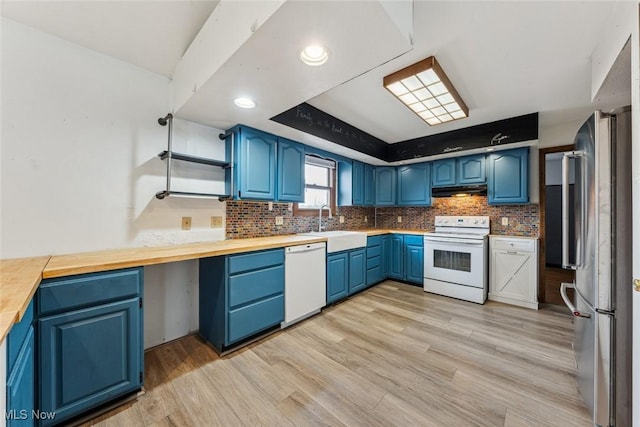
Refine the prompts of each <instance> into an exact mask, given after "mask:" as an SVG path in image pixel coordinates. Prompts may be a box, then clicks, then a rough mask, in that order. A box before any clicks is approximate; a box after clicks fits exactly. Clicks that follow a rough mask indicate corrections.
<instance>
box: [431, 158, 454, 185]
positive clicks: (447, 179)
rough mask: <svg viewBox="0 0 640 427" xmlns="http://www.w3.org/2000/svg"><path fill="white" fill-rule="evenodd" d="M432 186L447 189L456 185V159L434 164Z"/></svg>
mask: <svg viewBox="0 0 640 427" xmlns="http://www.w3.org/2000/svg"><path fill="white" fill-rule="evenodd" d="M431 167H432V173H433V175H432V180H431V185H433V186H434V187H446V186H450V185H456V159H443V160H436V161H434V162H433V163H432V166H431Z"/></svg>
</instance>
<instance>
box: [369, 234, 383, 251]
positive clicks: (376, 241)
mask: <svg viewBox="0 0 640 427" xmlns="http://www.w3.org/2000/svg"><path fill="white" fill-rule="evenodd" d="M381 244H382V236H369V237H367V248H368V247H369V246H380V245H381Z"/></svg>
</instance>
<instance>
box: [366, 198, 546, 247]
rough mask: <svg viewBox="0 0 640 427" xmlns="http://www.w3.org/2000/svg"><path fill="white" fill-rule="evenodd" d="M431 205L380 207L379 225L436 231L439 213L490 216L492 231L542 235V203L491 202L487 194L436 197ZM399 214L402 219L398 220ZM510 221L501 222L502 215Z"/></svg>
mask: <svg viewBox="0 0 640 427" xmlns="http://www.w3.org/2000/svg"><path fill="white" fill-rule="evenodd" d="M432 201H433V204H432V206H430V207H415V208H402V207H393V208H378V209H377V226H378V227H379V228H407V229H424V230H430V231H433V221H434V217H435V216H439V215H474V216H488V217H490V224H491V234H504V235H509V236H532V237H538V236H539V228H540V207H539V205H537V204H528V205H501V206H489V205H488V204H487V196H469V197H436V198H433V199H432ZM398 216H401V217H402V222H400V223H399V222H398ZM504 217H506V218H508V219H509V225H502V221H501V220H502V218H504Z"/></svg>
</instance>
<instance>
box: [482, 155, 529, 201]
mask: <svg viewBox="0 0 640 427" xmlns="http://www.w3.org/2000/svg"><path fill="white" fill-rule="evenodd" d="M488 162H489V166H488V171H489V176H488V183H487V193H488V202H489V204H490V205H500V204H520V203H528V202H529V148H528V147H525V148H516V149H514V150H506V151H500V152H497V153H492V154H490V155H489V157H488Z"/></svg>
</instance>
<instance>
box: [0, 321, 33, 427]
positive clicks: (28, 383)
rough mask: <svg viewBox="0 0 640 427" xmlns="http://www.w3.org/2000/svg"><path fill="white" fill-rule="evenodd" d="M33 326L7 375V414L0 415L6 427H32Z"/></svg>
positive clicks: (29, 328)
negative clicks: (3, 418) (5, 422)
mask: <svg viewBox="0 0 640 427" xmlns="http://www.w3.org/2000/svg"><path fill="white" fill-rule="evenodd" d="M33 335H34V334H33V326H31V325H29V327H28V329H27V333H26V336H25V337H24V341H23V343H22V346H21V348H20V349H19V351H18V353H17V357H16V359H15V361H14V363H13V366H12V368H11V369H10V370H9V372H8V373H7V374H8V376H7V401H6V403H7V412H6V414H2V415H3V416H4V417H5V419H6V421H7V427H17V426H25V427H26V426H33V425H35V423H36V420H35V419H34V417H33V413H34V409H35V376H34V369H35V365H34V363H35V359H34V336H33Z"/></svg>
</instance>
